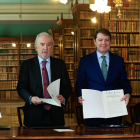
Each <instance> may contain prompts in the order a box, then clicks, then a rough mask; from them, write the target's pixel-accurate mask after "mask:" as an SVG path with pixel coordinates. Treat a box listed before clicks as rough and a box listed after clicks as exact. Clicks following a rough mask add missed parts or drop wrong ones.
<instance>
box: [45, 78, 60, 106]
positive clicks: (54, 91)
mask: <svg viewBox="0 0 140 140" xmlns="http://www.w3.org/2000/svg"><path fill="white" fill-rule="evenodd" d="M59 87H60V79H57V80H55V81H53V82H52V83H51V84H50V85H49V86H48V87H47V90H48V92H49V94H50V96H51V97H52V99H53V100H54V101H55V102H56V103H57V104H59V105H61V103H60V101H59V100H58V99H57V97H56V96H57V95H59Z"/></svg>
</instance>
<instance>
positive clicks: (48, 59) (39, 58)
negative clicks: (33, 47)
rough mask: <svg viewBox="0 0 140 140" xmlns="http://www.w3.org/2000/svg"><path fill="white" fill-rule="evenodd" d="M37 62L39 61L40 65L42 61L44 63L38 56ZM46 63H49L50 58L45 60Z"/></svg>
mask: <svg viewBox="0 0 140 140" xmlns="http://www.w3.org/2000/svg"><path fill="white" fill-rule="evenodd" d="M38 60H39V64H41V63H42V61H44V60H43V59H42V58H40V57H39V56H38ZM46 61H47V63H50V57H49V58H48V59H47V60H46Z"/></svg>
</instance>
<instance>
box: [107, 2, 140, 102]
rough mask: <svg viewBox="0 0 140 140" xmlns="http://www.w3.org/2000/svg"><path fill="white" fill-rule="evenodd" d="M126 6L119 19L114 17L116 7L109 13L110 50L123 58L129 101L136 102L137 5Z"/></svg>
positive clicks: (139, 91) (139, 78) (139, 56)
mask: <svg viewBox="0 0 140 140" xmlns="http://www.w3.org/2000/svg"><path fill="white" fill-rule="evenodd" d="M133 2H134V1H133ZM135 2H137V1H135ZM127 6H128V7H122V8H121V12H122V17H121V19H118V18H117V17H116V15H117V8H116V7H113V8H112V10H111V12H110V13H109V22H108V25H109V26H108V29H109V31H110V32H111V35H112V42H111V44H112V45H111V48H110V51H111V52H113V53H115V54H117V55H120V56H122V57H123V58H124V62H125V67H126V71H127V77H128V79H129V80H130V83H131V86H132V99H131V102H130V103H131V104H132V103H134V104H136V103H138V102H140V98H138V97H140V88H139V84H140V75H139V71H140V47H139V7H138V6H137V4H136V5H135V4H134V3H133V5H132V4H131V3H129V5H128V4H127Z"/></svg>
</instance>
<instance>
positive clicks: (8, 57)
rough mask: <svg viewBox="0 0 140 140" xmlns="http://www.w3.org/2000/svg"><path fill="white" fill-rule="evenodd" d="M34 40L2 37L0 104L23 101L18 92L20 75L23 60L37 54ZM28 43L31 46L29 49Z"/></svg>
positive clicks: (0, 48) (0, 45) (0, 51)
mask: <svg viewBox="0 0 140 140" xmlns="http://www.w3.org/2000/svg"><path fill="white" fill-rule="evenodd" d="M34 40H35V38H34V37H23V38H20V37H0V102H21V101H23V100H22V99H21V98H20V97H19V95H18V93H17V90H16V88H17V83H18V75H19V71H20V66H21V63H22V62H23V60H26V59H29V58H31V57H34V56H35V55H36V54H37V53H36V51H35V48H34ZM27 43H30V44H31V46H30V47H27ZM13 44H14V45H13Z"/></svg>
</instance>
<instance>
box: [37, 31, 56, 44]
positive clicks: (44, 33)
mask: <svg viewBox="0 0 140 140" xmlns="http://www.w3.org/2000/svg"><path fill="white" fill-rule="evenodd" d="M41 35H47V36H49V37H50V38H51V40H52V44H53V45H54V41H53V37H52V36H51V35H49V34H48V33H46V32H41V33H39V34H38V35H37V36H36V39H35V45H36V46H37V40H38V38H39V36H41Z"/></svg>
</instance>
